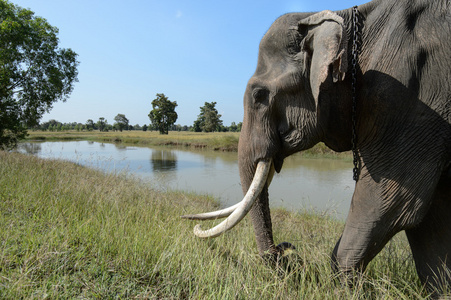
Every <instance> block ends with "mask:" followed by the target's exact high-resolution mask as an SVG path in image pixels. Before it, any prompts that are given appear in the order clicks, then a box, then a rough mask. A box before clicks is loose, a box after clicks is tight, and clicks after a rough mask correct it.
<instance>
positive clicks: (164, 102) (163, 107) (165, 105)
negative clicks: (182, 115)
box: [149, 94, 178, 134]
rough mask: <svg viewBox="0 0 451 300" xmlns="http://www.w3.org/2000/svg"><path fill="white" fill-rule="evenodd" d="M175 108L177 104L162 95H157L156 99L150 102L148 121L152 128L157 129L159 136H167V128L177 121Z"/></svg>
mask: <svg viewBox="0 0 451 300" xmlns="http://www.w3.org/2000/svg"><path fill="white" fill-rule="evenodd" d="M176 107H177V102H176V101H170V100H169V99H168V97H166V96H165V95H164V94H157V98H156V99H154V100H153V101H152V110H151V111H150V113H149V119H150V121H151V122H152V125H153V127H155V128H158V130H159V131H160V134H168V133H169V127H171V126H172V125H174V123H175V122H176V121H177V118H178V115H177V113H176V112H175V108H176Z"/></svg>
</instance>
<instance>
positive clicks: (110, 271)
mask: <svg viewBox="0 0 451 300" xmlns="http://www.w3.org/2000/svg"><path fill="white" fill-rule="evenodd" d="M0 162H1V163H0V242H1V247H0V298H2V299H24V298H26V299H28V298H37V299H44V298H51V299H55V298H70V299H73V298H83V299H85V298H87V299H92V298H97V299H111V298H119V299H125V298H127V299H130V298H140V299H423V298H425V297H426V296H427V294H426V293H425V291H424V289H423V288H422V286H421V284H420V283H419V280H418V278H417V275H416V272H415V268H414V263H413V260H412V258H411V254H410V250H409V248H408V245H407V242H406V239H405V237H404V235H398V236H397V237H396V238H395V239H394V240H393V241H391V242H389V244H388V245H387V246H386V247H385V249H384V250H383V251H382V252H381V253H380V254H379V255H378V256H377V257H376V259H375V260H374V261H373V262H371V264H370V265H369V268H368V270H367V272H366V273H365V274H364V275H363V276H362V278H361V279H360V280H359V281H358V282H357V283H356V284H355V286H354V287H353V288H349V287H346V286H343V285H341V284H340V283H338V280H337V279H336V278H335V276H334V275H333V274H332V273H331V271H330V258H329V257H330V253H331V251H332V249H333V246H334V245H335V242H336V240H337V239H338V237H339V235H340V232H341V231H342V229H343V224H342V223H340V222H338V221H335V220H333V219H331V218H328V217H327V216H318V215H312V214H309V213H306V212H293V213H291V212H287V211H284V210H273V214H272V216H273V226H274V235H275V239H276V240H277V241H279V242H281V241H290V242H292V243H293V244H295V245H296V247H297V251H296V252H294V253H292V254H291V255H290V256H288V258H287V263H286V264H284V265H280V266H279V267H271V266H269V265H267V264H265V263H264V262H263V261H262V260H261V258H260V257H259V256H258V254H257V253H256V246H255V241H254V233H253V229H252V226H251V224H250V221H249V219H248V218H245V219H244V220H243V221H242V222H241V223H240V224H239V225H238V226H237V227H235V228H234V229H232V230H231V231H229V232H227V233H226V234H224V235H222V236H220V237H218V238H216V239H208V240H202V239H198V238H196V237H194V235H193V234H192V229H193V227H194V225H195V224H196V222H194V221H187V220H184V219H180V218H179V216H180V215H183V214H187V213H195V212H202V211H208V210H212V209H215V208H216V207H217V204H216V202H215V200H214V199H212V198H210V197H207V196H198V195H193V194H188V193H184V192H176V191H172V192H165V193H163V192H159V191H156V190H154V189H153V188H152V183H151V182H141V181H139V180H136V179H134V178H132V177H131V176H130V175H126V174H105V173H102V172H100V171H96V170H93V169H89V168H85V167H82V166H79V165H77V164H73V163H68V162H62V161H54V160H43V159H39V158H36V157H33V156H28V155H23V154H18V153H8V152H2V151H0ZM212 223H215V222H210V223H207V224H206V225H205V226H206V227H207V226H211V224H212Z"/></svg>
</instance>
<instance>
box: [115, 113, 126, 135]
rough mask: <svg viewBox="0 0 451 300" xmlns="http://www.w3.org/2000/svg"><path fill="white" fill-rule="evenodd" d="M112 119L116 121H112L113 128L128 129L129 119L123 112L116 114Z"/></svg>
mask: <svg viewBox="0 0 451 300" xmlns="http://www.w3.org/2000/svg"><path fill="white" fill-rule="evenodd" d="M114 121H116V123H114V128H116V129H117V130H119V131H122V130H124V129H125V130H128V123H129V121H128V119H127V118H126V117H125V115H124V114H117V116H115V117H114Z"/></svg>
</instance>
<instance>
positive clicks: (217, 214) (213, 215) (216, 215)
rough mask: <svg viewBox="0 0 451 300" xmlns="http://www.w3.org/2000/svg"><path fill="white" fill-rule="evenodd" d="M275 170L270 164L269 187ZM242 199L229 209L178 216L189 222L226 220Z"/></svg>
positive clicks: (267, 181) (240, 203)
mask: <svg viewBox="0 0 451 300" xmlns="http://www.w3.org/2000/svg"><path fill="white" fill-rule="evenodd" d="M274 173H275V169H274V164H271V169H270V170H269V174H268V179H267V180H266V183H267V185H268V186H269V185H270V184H271V181H272V179H273V177H274ZM243 201H244V199H243V200H242V201H241V202H238V203H237V204H235V205H232V206H230V207H227V208H224V209H220V210H217V211H212V212H208V213H202V214H195V215H184V216H180V218H182V219H189V220H216V219H221V218H226V217H228V216H230V215H231V214H232V213H233V212H234V211H235V209H237V208H238V207H239V206H240V205H242V203H243Z"/></svg>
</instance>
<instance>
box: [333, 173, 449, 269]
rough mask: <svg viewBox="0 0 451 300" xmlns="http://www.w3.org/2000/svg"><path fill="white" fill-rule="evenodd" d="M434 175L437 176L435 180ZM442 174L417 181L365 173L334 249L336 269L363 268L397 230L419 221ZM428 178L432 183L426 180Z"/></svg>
mask: <svg viewBox="0 0 451 300" xmlns="http://www.w3.org/2000/svg"><path fill="white" fill-rule="evenodd" d="M364 171H366V170H364ZM367 174H368V173H367ZM418 174H421V173H420V172H418ZM406 178H407V177H406ZM433 178H437V179H436V180H435V183H434V180H433ZM439 178H440V173H438V172H437V174H429V177H427V176H418V177H417V178H415V180H416V181H414V182H411V181H410V180H408V179H406V180H405V181H402V180H393V179H387V178H383V177H380V178H376V179H377V180H375V177H372V176H369V175H367V176H362V177H361V178H360V179H359V181H358V183H357V185H356V189H355V192H354V195H353V198H352V202H351V208H350V211H349V214H348V218H347V220H346V225H345V228H344V231H343V234H342V237H341V238H340V240H339V241H338V243H337V244H336V246H335V249H334V251H333V255H332V264H333V265H332V267H333V268H334V270H335V271H339V272H341V273H343V274H350V275H352V274H353V273H354V272H355V271H357V272H363V271H364V270H365V268H366V267H367V265H368V263H369V262H370V261H371V260H372V259H373V258H374V257H375V256H376V255H377V254H378V253H379V252H380V251H381V249H382V248H383V247H384V246H385V244H386V243H387V242H388V241H389V240H390V239H391V238H392V237H393V236H394V235H395V234H396V233H398V232H399V231H401V230H404V229H407V228H413V227H414V226H416V225H418V224H419V223H420V222H421V220H423V219H424V216H425V215H426V214H427V213H428V211H429V208H430V203H431V199H432V198H433V195H434V192H435V190H436V186H437V182H438V181H439V180H438V179H439ZM427 179H429V180H430V181H431V182H432V183H431V182H429V184H428V182H426V181H423V180H427ZM419 187H424V188H421V192H419V191H416V190H415V189H416V188H418V189H419ZM450 217H451V215H450ZM450 232H451V231H450Z"/></svg>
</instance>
